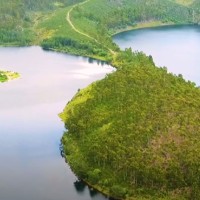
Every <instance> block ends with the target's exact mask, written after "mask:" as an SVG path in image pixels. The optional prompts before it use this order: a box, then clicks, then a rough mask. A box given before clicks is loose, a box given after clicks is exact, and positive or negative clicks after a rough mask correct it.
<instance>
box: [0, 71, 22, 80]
mask: <svg viewBox="0 0 200 200" xmlns="http://www.w3.org/2000/svg"><path fill="white" fill-rule="evenodd" d="M19 77H20V74H19V73H17V72H12V71H2V70H0V82H1V83H3V82H6V81H9V80H13V79H16V78H19Z"/></svg>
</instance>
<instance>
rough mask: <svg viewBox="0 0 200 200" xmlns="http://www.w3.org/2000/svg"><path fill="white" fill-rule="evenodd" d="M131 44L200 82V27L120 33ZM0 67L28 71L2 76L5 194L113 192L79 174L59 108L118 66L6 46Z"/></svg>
mask: <svg viewBox="0 0 200 200" xmlns="http://www.w3.org/2000/svg"><path fill="white" fill-rule="evenodd" d="M114 41H115V42H116V43H117V44H119V46H120V47H121V48H122V49H124V48H127V47H130V46H131V47H132V48H133V49H134V50H139V51H144V52H145V53H146V54H151V55H152V56H153V58H154V61H155V63H156V64H157V65H158V66H167V67H168V69H169V71H170V72H173V73H176V74H180V73H181V74H183V76H184V77H185V78H186V79H189V80H191V81H195V82H196V83H197V84H198V85H200V64H199V63H200V56H199V55H200V45H199V44H200V28H199V27H198V26H176V27H173V26H170V27H160V28H150V29H141V30H135V31H130V32H124V33H121V34H118V35H116V36H114ZM0 69H5V70H12V71H16V72H19V73H20V74H21V78H20V79H16V80H13V81H10V82H7V83H3V84H0V147H1V148H0V180H1V181H0V199H1V200H91V199H92V200H105V199H107V198H106V197H104V196H103V195H101V194H99V193H96V192H94V191H93V190H89V189H88V187H87V186H85V185H84V184H82V183H81V182H79V181H78V179H77V177H76V176H75V175H74V174H73V173H72V172H71V170H70V168H69V166H68V165H67V164H66V163H65V161H64V159H63V158H62V157H61V155H60V149H59V146H60V139H61V137H62V135H63V132H64V131H65V129H64V124H63V122H62V121H61V120H60V119H59V117H58V113H60V112H62V110H63V108H64V107H65V105H66V103H67V101H69V100H71V98H72V97H73V96H74V94H75V93H76V91H77V90H78V89H79V88H83V87H86V86H87V85H88V84H90V83H91V82H93V81H95V80H99V79H102V78H103V77H104V76H105V74H106V73H110V72H111V71H112V70H113V69H112V68H111V67H110V66H108V65H105V64H104V63H102V62H100V61H95V60H92V59H88V58H83V57H77V56H70V55H66V54H62V53H55V52H47V51H43V50H42V49H41V48H40V47H23V48H6V47H5V48H4V47H1V48H0Z"/></svg>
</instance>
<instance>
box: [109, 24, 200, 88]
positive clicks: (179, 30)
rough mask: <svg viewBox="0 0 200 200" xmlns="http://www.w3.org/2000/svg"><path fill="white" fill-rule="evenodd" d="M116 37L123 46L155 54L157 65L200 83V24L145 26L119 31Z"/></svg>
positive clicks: (117, 41) (116, 40)
mask: <svg viewBox="0 0 200 200" xmlns="http://www.w3.org/2000/svg"><path fill="white" fill-rule="evenodd" d="M113 40H114V42H115V43H117V44H118V45H119V46H120V47H121V48H122V49H125V48H129V47H131V48H132V49H133V50H135V51H143V52H144V53H145V54H147V55H152V56H153V59H154V62H155V64H156V65H157V66H161V67H163V66H166V67H167V68H168V71H169V72H172V73H174V74H177V75H178V74H182V75H183V77H184V78H185V79H186V80H190V81H192V82H195V83H196V84H197V86H199V85H200V64H199V63H200V56H199V54H200V45H199V44H200V26H194V25H187V26H186V25H184V26H166V27H164V26H163V27H157V28H145V29H139V30H133V31H128V32H123V33H120V34H117V35H115V36H114V37H113Z"/></svg>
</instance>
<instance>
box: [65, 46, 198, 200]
mask: <svg viewBox="0 0 200 200" xmlns="http://www.w3.org/2000/svg"><path fill="white" fill-rule="evenodd" d="M112 64H113V65H114V66H116V67H117V69H118V70H117V71H116V72H115V73H113V74H109V75H107V77H106V78H105V79H104V80H101V81H98V82H96V83H93V84H92V85H90V86H89V87H88V88H86V89H84V90H82V91H80V92H79V93H77V94H76V96H75V97H74V98H73V99H72V101H71V102H69V103H68V105H67V106H66V108H65V110H64V112H63V113H62V114H61V117H62V118H63V120H64V121H65V123H66V128H67V129H68V131H67V133H66V134H65V135H64V137H63V139H62V142H63V144H64V151H65V153H66V157H67V161H68V162H69V164H70V166H71V167H72V169H73V170H74V171H75V172H76V173H77V174H78V176H80V177H81V178H83V179H85V180H86V181H87V182H89V183H92V184H93V185H96V186H97V187H100V188H101V189H102V190H103V191H104V190H105V192H106V193H109V194H110V195H112V196H116V197H120V198H127V199H134V198H133V197H135V198H136V197H137V199H140V198H141V199H142V198H143V199H159V198H160V199H199V198H200V192H199V191H200V190H199V189H200V188H199V187H200V173H199V168H200V157H199V149H200V143H199V141H200V134H199V133H200V115H199V112H200V90H199V89H198V88H196V87H195V86H194V84H193V83H191V82H186V81H185V80H184V79H183V78H182V76H181V75H179V76H174V75H173V74H170V73H167V70H166V69H165V68H157V67H155V65H154V64H153V62H152V58H151V57H147V56H145V55H144V54H142V53H132V52H131V50H130V49H128V50H126V51H125V52H121V53H119V54H118V55H117V56H116V58H115V59H114V60H113V62H112Z"/></svg>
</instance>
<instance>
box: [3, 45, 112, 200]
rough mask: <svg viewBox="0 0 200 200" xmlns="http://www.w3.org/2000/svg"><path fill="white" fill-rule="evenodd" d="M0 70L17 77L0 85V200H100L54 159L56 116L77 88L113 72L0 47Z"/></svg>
mask: <svg viewBox="0 0 200 200" xmlns="http://www.w3.org/2000/svg"><path fill="white" fill-rule="evenodd" d="M0 69H5V70H13V71H17V72H19V73H20V74H21V78H20V79H16V80H13V81H10V82H6V83H0V180H1V181H0V199H1V200H90V199H94V200H105V199H106V198H105V197H104V196H103V195H101V194H99V193H95V192H94V191H90V190H89V189H88V187H86V186H85V185H83V184H82V183H81V182H79V181H78V180H77V178H76V176H75V175H74V174H73V173H72V172H71V170H70V168H69V166H68V165H67V164H66V163H65V161H64V159H63V158H62V157H61V155H60V149H59V146H60V139H61V137H62V135H63V132H64V130H65V129H64V123H63V122H62V121H61V120H60V118H59V117H58V113H60V112H62V110H63V109H64V107H65V105H66V103H67V101H69V100H71V98H72V97H73V95H74V94H75V93H76V91H77V90H78V89H79V88H83V87H86V86H87V85H88V84H90V83H91V82H93V81H95V80H98V79H102V78H103V77H104V76H105V74H106V73H110V72H111V71H112V70H113V69H112V68H111V67H109V66H107V65H105V64H103V63H102V62H99V61H95V60H92V59H88V58H83V57H77V56H70V55H66V54H62V53H55V52H47V51H43V50H42V49H41V48H40V47H26V48H3V47H1V48H0Z"/></svg>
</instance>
